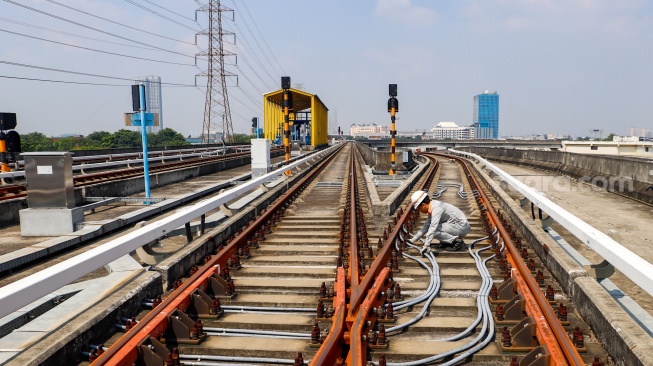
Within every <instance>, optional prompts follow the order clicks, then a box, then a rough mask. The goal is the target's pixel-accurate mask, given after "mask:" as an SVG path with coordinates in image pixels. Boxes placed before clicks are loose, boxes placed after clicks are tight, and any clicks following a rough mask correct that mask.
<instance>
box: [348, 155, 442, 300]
mask: <svg viewBox="0 0 653 366" xmlns="http://www.w3.org/2000/svg"><path fill="white" fill-rule="evenodd" d="M428 159H430V160H431V164H432V166H431V168H430V169H429V171H428V172H427V173H426V179H425V180H424V182H423V183H422V185H421V186H420V188H419V189H425V188H427V187H428V186H429V185H430V184H431V181H432V179H433V177H434V176H435V172H436V171H437V169H438V167H439V163H438V162H437V160H435V159H434V158H431V157H428ZM410 211H411V207H410V206H409V207H407V208H406V209H405V210H404V212H403V214H402V215H401V217H400V218H399V219H398V220H397V225H395V228H394V229H393V230H392V232H390V233H388V239H387V240H386V241H385V243H384V244H383V248H381V250H379V252H378V253H377V256H376V259H374V262H372V264H371V265H370V267H369V269H368V270H367V273H366V274H365V276H364V277H363V280H362V281H361V283H360V285H359V286H358V287H357V288H355V289H352V293H351V301H350V312H355V311H356V310H357V309H358V307H359V306H360V305H361V303H362V302H363V299H364V297H365V292H366V291H367V289H369V288H371V286H372V283H373V281H374V279H376V277H377V276H378V275H379V274H380V273H381V271H382V270H383V268H384V267H385V266H386V264H387V263H388V259H389V258H390V256H391V254H392V243H394V241H395V239H396V238H397V236H398V235H399V231H400V230H401V227H402V226H403V224H404V223H406V222H407V220H408V218H409V216H410Z"/></svg>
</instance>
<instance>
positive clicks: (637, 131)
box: [628, 127, 653, 138]
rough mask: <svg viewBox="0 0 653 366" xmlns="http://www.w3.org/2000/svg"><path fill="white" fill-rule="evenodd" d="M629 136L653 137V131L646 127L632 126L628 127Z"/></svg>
mask: <svg viewBox="0 0 653 366" xmlns="http://www.w3.org/2000/svg"><path fill="white" fill-rule="evenodd" d="M628 136H637V137H646V138H652V137H653V131H651V130H648V129H646V128H636V127H631V128H629V129H628Z"/></svg>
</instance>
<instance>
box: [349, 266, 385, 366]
mask: <svg viewBox="0 0 653 366" xmlns="http://www.w3.org/2000/svg"><path fill="white" fill-rule="evenodd" d="M389 275H390V268H388V267H385V268H383V269H382V270H381V273H379V275H378V276H377V277H376V278H375V281H374V284H373V285H372V288H370V289H369V290H368V291H367V295H366V296H365V301H363V303H362V304H361V306H360V309H359V310H358V312H357V314H356V320H355V321H354V324H353V325H352V329H351V348H350V350H349V355H348V356H347V364H348V365H360V366H362V365H367V361H368V360H367V343H368V342H367V332H368V331H369V329H371V328H372V326H373V325H374V320H376V317H377V314H376V312H374V311H373V310H374V309H375V308H376V307H377V306H379V305H382V304H383V302H384V300H385V292H384V291H383V290H384V289H386V288H387V287H388V283H387V280H388V276H389Z"/></svg>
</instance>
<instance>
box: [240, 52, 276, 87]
mask: <svg viewBox="0 0 653 366" xmlns="http://www.w3.org/2000/svg"><path fill="white" fill-rule="evenodd" d="M240 59H241V60H243V61H244V62H245V64H246V65H247V66H249V68H250V69H251V70H252V72H253V73H254V75H256V77H258V79H259V80H261V82H262V83H263V85H264V86H265V87H266V88H270V85H269V84H268V83H266V82H265V80H263V78H262V77H261V75H259V74H258V73H257V72H256V69H254V67H252V64H250V63H249V61H247V58H245V57H242V55H241V57H240ZM234 66H235V67H236V69H238V71H240V72H243V70H241V69H240V66H238V65H234ZM243 77H244V78H246V79H247V81H249V82H250V83H251V84H252V85H254V87H256V86H255V84H254V83H252V81H251V80H250V79H249V78H248V77H247V76H245V75H243ZM256 89H257V91H259V92H261V91H260V90H259V89H258V88H256ZM261 94H263V93H262V92H261Z"/></svg>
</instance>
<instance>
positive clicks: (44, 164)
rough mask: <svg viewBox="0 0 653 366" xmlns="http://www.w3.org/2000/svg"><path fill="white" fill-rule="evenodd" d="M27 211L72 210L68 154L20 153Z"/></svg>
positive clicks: (70, 164) (72, 195) (71, 183)
mask: <svg viewBox="0 0 653 366" xmlns="http://www.w3.org/2000/svg"><path fill="white" fill-rule="evenodd" d="M22 155H23V158H24V159H25V179H26V180H27V203H28V206H29V208H75V192H74V186H73V158H72V154H71V153H69V152H30V153H23V154H22Z"/></svg>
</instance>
